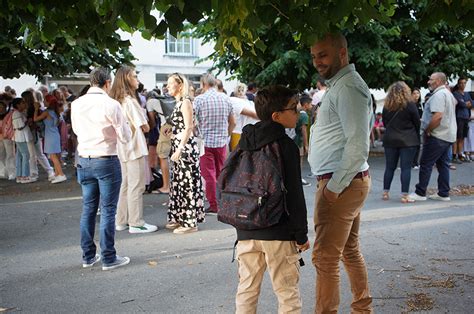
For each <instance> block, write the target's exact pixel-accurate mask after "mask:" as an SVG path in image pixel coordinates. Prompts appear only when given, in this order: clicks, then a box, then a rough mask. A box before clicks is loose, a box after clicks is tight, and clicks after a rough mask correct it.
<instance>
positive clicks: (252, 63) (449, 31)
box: [195, 1, 474, 89]
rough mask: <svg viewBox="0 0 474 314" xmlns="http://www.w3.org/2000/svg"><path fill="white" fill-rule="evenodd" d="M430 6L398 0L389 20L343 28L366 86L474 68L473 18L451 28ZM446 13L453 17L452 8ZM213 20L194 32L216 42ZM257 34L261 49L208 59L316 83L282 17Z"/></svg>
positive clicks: (422, 82)
mask: <svg viewBox="0 0 474 314" xmlns="http://www.w3.org/2000/svg"><path fill="white" fill-rule="evenodd" d="M446 5H447V4H445V5H442V6H439V7H438V9H439V10H440V11H439V12H442V10H446V9H447V8H446ZM453 5H454V4H453ZM457 7H459V5H457ZM463 8H464V11H463V10H459V11H460V12H461V13H462V14H461V15H459V16H458V17H457V18H464V17H465V16H466V14H467V13H468V12H469V9H470V10H471V12H472V6H471V7H469V6H468V5H467V4H466V5H465V7H463ZM433 10H435V8H434V6H433V5H431V4H430V2H428V1H398V3H397V5H396V9H394V11H393V16H392V18H390V20H386V19H380V20H375V19H372V20H370V21H368V22H367V23H360V24H357V25H355V26H354V27H349V28H347V29H345V30H344V33H345V34H346V37H347V39H348V41H349V51H350V58H351V62H354V63H355V64H356V67H357V69H358V71H359V72H360V73H361V75H362V76H363V77H364V79H365V80H366V81H367V83H368V84H369V86H371V87H373V88H386V87H387V86H388V85H390V84H391V83H393V82H394V81H397V80H405V81H406V82H407V83H408V84H410V85H411V86H426V81H427V77H428V76H429V75H430V74H431V73H432V72H433V71H443V72H445V73H446V74H448V75H449V76H451V77H454V76H457V75H465V76H468V75H469V72H470V71H472V70H473V68H474V42H473V37H472V22H471V21H469V22H467V21H466V23H464V24H463V23H462V22H461V21H458V20H456V22H455V23H454V25H455V26H456V27H452V26H451V25H450V24H448V23H447V22H444V21H441V22H440V21H439V20H440V19H441V17H442V14H440V13H438V14H437V15H436V16H432V15H428V14H427V12H431V13H432V12H433ZM452 11H455V10H452ZM436 12H438V11H436ZM455 12H457V11H455ZM447 15H449V16H455V15H453V13H452V12H450V13H447ZM428 18H429V20H425V19H428ZM430 23H432V24H430ZM212 25H214V22H213V20H212V17H209V18H208V19H207V20H206V21H203V22H202V23H200V24H199V25H198V26H197V27H196V30H195V35H197V36H198V37H201V38H203V39H204V40H205V41H209V42H212V41H215V40H216V39H217V38H218V36H219V33H218V32H217V31H212V29H211V28H212ZM423 25H427V26H423ZM318 34H319V33H318ZM257 35H258V37H259V38H261V42H262V46H263V47H264V48H265V49H260V50H254V51H253V53H248V52H247V51H245V50H244V51H243V53H239V52H236V51H235V47H233V46H232V45H228V46H227V47H224V50H225V51H226V53H224V54H221V53H219V51H216V52H215V53H213V54H212V55H211V56H210V57H209V59H211V60H213V61H214V66H215V68H216V69H218V70H219V71H225V72H227V73H231V74H233V76H234V77H235V78H237V79H239V80H241V81H244V82H250V81H256V82H257V83H258V84H259V85H268V84H275V83H279V84H285V85H289V86H291V87H294V88H298V89H304V88H307V87H309V86H310V85H311V84H314V82H315V80H316V78H317V75H316V72H315V70H314V69H313V67H312V65H311V58H310V54H309V48H308V46H309V45H307V42H304V41H303V37H302V36H300V34H299V32H295V31H294V30H293V29H292V27H291V26H290V25H288V24H287V23H286V21H284V19H282V18H279V17H277V18H276V19H275V20H274V22H273V24H272V25H271V26H261V27H260V28H259V29H258V31H257ZM306 38H310V37H306ZM244 49H245V48H244Z"/></svg>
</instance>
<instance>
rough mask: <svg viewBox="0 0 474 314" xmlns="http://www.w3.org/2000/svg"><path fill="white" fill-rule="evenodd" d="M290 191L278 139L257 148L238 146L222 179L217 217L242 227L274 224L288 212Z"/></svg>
mask: <svg viewBox="0 0 474 314" xmlns="http://www.w3.org/2000/svg"><path fill="white" fill-rule="evenodd" d="M286 192H287V191H286V188H285V184H284V178H283V162H282V158H281V153H280V146H279V145H278V142H277V141H274V142H272V143H269V144H267V145H265V146H263V147H261V148H260V149H258V150H253V151H246V150H242V149H240V148H239V147H237V149H236V150H235V151H234V152H232V153H231V154H230V155H229V158H228V159H227V161H226V163H225V165H224V167H223V169H222V171H221V174H220V176H219V179H218V189H217V194H218V195H217V198H218V202H219V212H218V213H217V219H218V220H219V221H221V222H223V223H226V224H230V225H232V226H234V227H235V228H237V229H240V230H257V229H264V228H268V227H271V226H273V225H275V224H277V223H278V222H279V221H280V218H281V217H282V215H283V214H284V213H286V214H287V215H288V210H287V208H286Z"/></svg>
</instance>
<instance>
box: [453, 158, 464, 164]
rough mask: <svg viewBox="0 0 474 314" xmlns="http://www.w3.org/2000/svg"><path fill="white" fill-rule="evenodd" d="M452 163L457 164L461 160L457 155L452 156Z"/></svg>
mask: <svg viewBox="0 0 474 314" xmlns="http://www.w3.org/2000/svg"><path fill="white" fill-rule="evenodd" d="M452 163H453V164H458V165H460V164H462V162H461V161H460V160H459V159H458V157H454V158H453V160H452Z"/></svg>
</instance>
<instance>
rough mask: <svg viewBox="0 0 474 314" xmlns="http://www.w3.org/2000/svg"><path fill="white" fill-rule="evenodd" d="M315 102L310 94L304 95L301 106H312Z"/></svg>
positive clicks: (301, 97)
mask: <svg viewBox="0 0 474 314" xmlns="http://www.w3.org/2000/svg"><path fill="white" fill-rule="evenodd" d="M312 101H313V99H311V97H310V96H309V95H308V94H303V95H301V96H300V104H302V105H303V104H310V103H311V102H312Z"/></svg>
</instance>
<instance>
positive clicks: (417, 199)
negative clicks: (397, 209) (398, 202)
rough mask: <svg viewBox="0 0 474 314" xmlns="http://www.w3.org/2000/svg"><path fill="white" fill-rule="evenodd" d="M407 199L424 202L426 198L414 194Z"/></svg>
mask: <svg viewBox="0 0 474 314" xmlns="http://www.w3.org/2000/svg"><path fill="white" fill-rule="evenodd" d="M408 198H409V199H410V200H413V201H426V196H421V195H418V194H416V193H415V192H413V193H411V194H410V195H408Z"/></svg>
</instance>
